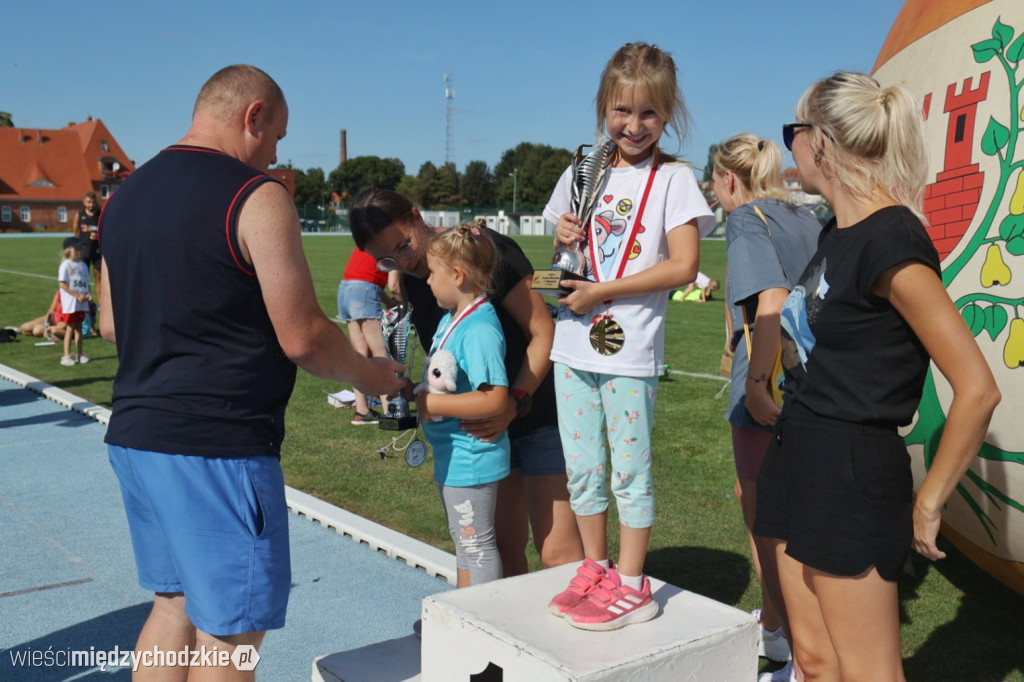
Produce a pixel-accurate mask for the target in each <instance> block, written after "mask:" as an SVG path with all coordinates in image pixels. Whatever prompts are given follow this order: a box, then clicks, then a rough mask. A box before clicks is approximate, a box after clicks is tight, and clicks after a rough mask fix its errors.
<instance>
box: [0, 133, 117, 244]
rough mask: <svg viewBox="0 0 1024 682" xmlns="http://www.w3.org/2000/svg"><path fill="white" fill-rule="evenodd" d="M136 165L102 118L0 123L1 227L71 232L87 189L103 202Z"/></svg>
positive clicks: (12, 230)
mask: <svg viewBox="0 0 1024 682" xmlns="http://www.w3.org/2000/svg"><path fill="white" fill-rule="evenodd" d="M133 170H135V164H133V163H132V161H131V159H129V158H128V155H127V154H125V153H124V150H122V149H121V147H120V145H118V144H117V141H116V140H115V139H114V136H113V135H111V134H110V131H109V130H107V127H106V126H105V125H103V121H101V120H99V119H94V118H91V117H90V118H89V119H87V120H86V121H85V122H83V123H69V124H68V125H66V126H64V127H63V128H61V129H60V130H40V129H38V128H21V127H13V128H0V232H70V231H71V229H72V226H73V225H74V220H75V215H76V214H77V212H78V211H79V210H81V208H82V197H83V196H84V195H85V193H86V192H89V191H93V192H96V196H97V197H99V199H100V205H101V206H102V204H103V201H104V200H105V199H106V198H107V197H109V196H110V195H111V194H112V193H113V192H114V190H116V189H117V187H118V185H120V184H121V182H122V181H123V180H124V178H125V177H126V176H127V175H128V174H129V173H131V172H132V171H133Z"/></svg>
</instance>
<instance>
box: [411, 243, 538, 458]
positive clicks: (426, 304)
mask: <svg viewBox="0 0 1024 682" xmlns="http://www.w3.org/2000/svg"><path fill="white" fill-rule="evenodd" d="M485 229H486V228H485ZM487 234H488V236H490V238H491V240H492V241H493V242H494V246H495V248H496V250H497V253H498V263H497V266H496V267H495V272H494V282H493V283H492V289H493V293H492V294H491V303H492V304H493V305H494V309H495V310H496V311H497V313H498V321H499V322H501V330H502V332H503V333H504V335H505V372H506V373H507V374H508V382H509V385H511V384H512V383H513V382H514V381H515V379H516V377H517V376H518V375H519V368H520V367H521V366H522V364H523V360H524V359H525V357H526V346H527V343H526V335H525V334H524V333H523V330H522V328H520V326H519V324H518V323H517V322H516V321H515V318H513V317H512V315H511V314H509V312H508V311H507V310H506V309H505V306H504V300H505V296H507V295H508V293H509V291H511V290H512V287H514V286H515V285H516V284H518V283H519V282H520V281H522V279H523V278H524V277H526V276H527V275H531V274H533V266H532V265H531V264H530V261H529V259H527V257H526V254H524V253H523V250H522V249H521V248H519V245H518V244H516V242H515V241H514V240H512V239H511V238H509V237H506V236H505V235H503V234H499V233H498V232H495V231H494V230H490V229H488V230H487ZM402 291H403V292H404V293H405V297H406V300H407V301H409V303H411V304H412V323H413V324H414V325H416V334H417V335H418V336H419V339H420V345H421V346H422V347H423V350H424V352H426V353H429V352H430V343H431V341H432V339H433V338H434V332H435V331H437V324H438V322H440V320H441V318H442V317H444V315H445V314H446V313H447V312H448V311H446V310H444V309H443V308H441V307H440V306H438V305H437V299H435V298H434V294H433V292H431V291H430V286H429V285H428V284H427V280H425V279H419V278H418V277H413V276H412V275H406V274H403V275H402ZM555 410H556V406H555V383H554V379H553V377H552V375H551V372H548V373H547V375H545V377H544V381H543V382H541V385H540V387H539V388H538V389H537V391H536V393H535V394H534V396H533V409H531V410H530V413H529V414H528V415H526V416H525V417H520V418H518V419H514V420H513V421H512V423H511V424H510V425H509V428H508V435H509V438H511V439H512V440H515V439H516V438H519V437H520V436H525V435H527V434H529V433H532V432H533V431H535V430H536V429H538V428H540V427H542V426H554V425H556V424H557V423H558V422H557V417H556V415H555Z"/></svg>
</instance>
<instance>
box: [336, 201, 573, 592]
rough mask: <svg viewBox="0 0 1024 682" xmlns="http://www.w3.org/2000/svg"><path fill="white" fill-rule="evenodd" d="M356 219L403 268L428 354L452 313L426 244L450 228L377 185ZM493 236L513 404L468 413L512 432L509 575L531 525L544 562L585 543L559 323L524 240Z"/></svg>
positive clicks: (505, 554)
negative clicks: (566, 448) (566, 444)
mask: <svg viewBox="0 0 1024 682" xmlns="http://www.w3.org/2000/svg"><path fill="white" fill-rule="evenodd" d="M349 222H350V225H351V230H352V236H353V238H354V239H355V242H356V245H358V246H359V248H361V249H363V250H365V251H366V252H367V253H369V254H371V255H372V256H373V257H374V258H376V259H377V267H378V268H380V269H383V270H388V271H392V270H400V271H401V272H402V277H401V290H402V295H403V296H404V297H405V300H406V301H407V302H408V303H410V304H411V305H412V322H413V324H414V325H416V332H417V335H418V336H419V339H420V344H421V345H422V346H423V349H424V351H426V352H429V345H430V341H431V339H432V338H433V336H434V332H435V331H436V330H437V325H438V322H439V321H440V320H441V318H442V317H443V316H444V315H445V313H446V312H447V311H446V310H443V309H441V308H440V307H439V306H438V305H437V301H436V299H435V298H434V295H433V293H432V292H431V290H430V287H429V286H428V285H427V277H428V276H429V275H430V270H429V269H428V267H427V259H426V246H427V243H428V242H429V241H430V240H431V238H432V237H433V236H434V235H436V234H438V233H439V232H441V231H442V230H440V229H435V228H433V227H431V226H429V225H427V224H426V222H424V220H423V216H422V215H421V214H420V211H419V209H418V208H416V207H415V206H413V204H412V202H411V201H409V199H408V198H406V197H405V196H403V195H402V194H399V193H398V192H392V191H388V190H379V189H369V190H367V191H366V192H364V193H362V194H361V195H360V196H358V197H357V198H356V199H355V200H354V201H353V204H352V208H351V210H350V211H349ZM483 229H485V230H486V229H487V228H483ZM487 234H488V236H489V237H490V238H491V240H492V241H493V242H494V245H495V247H496V249H497V254H498V258H497V262H498V265H497V268H496V272H495V273H494V282H493V286H492V292H493V293H492V294H491V302H492V303H493V305H494V308H495V310H496V311H497V313H498V320H499V322H500V323H501V328H502V332H503V333H504V336H505V347H506V353H505V369H506V372H507V374H508V378H509V401H508V406H507V408H506V409H505V411H504V412H503V413H502V414H501V415H498V416H497V417H493V418H490V419H482V420H463V422H462V427H463V429H464V430H465V431H466V433H468V434H469V435H471V436H474V437H477V438H480V439H482V440H485V441H494V440H496V439H498V438H500V437H501V434H503V433H504V432H505V431H506V430H507V431H508V436H509V440H510V442H511V450H512V451H511V462H512V469H511V473H510V474H509V476H508V477H506V478H505V479H503V480H502V481H501V482H500V483H499V484H498V502H497V511H496V512H495V521H496V523H495V531H496V534H497V540H498V551H499V552H500V554H501V560H502V566H503V575H504V576H505V577H509V576H514V575H521V574H523V573H526V572H527V570H528V565H527V560H526V554H525V550H526V543H527V541H528V538H529V532H530V530H531V529H532V531H533V538H534V545H535V546H536V548H537V552H538V554H539V555H540V559H541V563H542V564H543V565H544V567H545V568H551V567H553V566H560V565H562V564H565V563H569V562H574V561H582V560H583V544H582V542H581V540H580V536H579V531H578V530H577V528H576V521H575V517H574V516H573V513H572V509H570V507H569V493H568V490H567V489H566V474H565V459H564V457H563V455H562V446H561V441H560V440H559V436H558V426H557V421H556V407H555V390H554V383H553V381H552V376H551V372H550V371H549V370H550V367H551V362H550V360H549V359H548V355H549V353H550V352H551V342H552V340H553V338H554V323H553V322H552V320H551V314H550V312H549V311H548V308H547V305H545V303H544V300H543V299H542V298H541V296H540V294H538V293H536V292H534V291H533V290H532V289H531V288H530V284H531V282H532V280H533V267H532V266H531V265H530V261H529V260H528V259H527V258H526V255H525V254H524V253H523V251H522V249H520V248H519V245H518V244H516V243H515V241H513V240H512V239H511V238H509V237H507V236H505V235H502V234H498V233H497V232H494V231H493V230H488V231H487Z"/></svg>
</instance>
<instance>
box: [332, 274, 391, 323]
mask: <svg viewBox="0 0 1024 682" xmlns="http://www.w3.org/2000/svg"><path fill="white" fill-rule="evenodd" d="M383 292H384V288H383V287H379V286H377V285H376V284H374V283H373V282H364V281H362V280H358V279H343V280H342V281H341V284H339V285H338V319H339V320H344V321H345V322H350V321H352V320H371V319H373V320H375V319H377V318H379V317H380V297H381V294H382V293H383Z"/></svg>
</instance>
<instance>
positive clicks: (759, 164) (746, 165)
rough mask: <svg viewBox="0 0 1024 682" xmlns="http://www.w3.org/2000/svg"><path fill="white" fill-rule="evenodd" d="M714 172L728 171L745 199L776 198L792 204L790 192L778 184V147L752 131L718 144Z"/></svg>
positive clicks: (780, 174) (779, 152) (779, 166)
mask: <svg viewBox="0 0 1024 682" xmlns="http://www.w3.org/2000/svg"><path fill="white" fill-rule="evenodd" d="M714 163H715V172H716V173H718V174H719V175H721V174H722V172H723V171H730V172H731V173H732V174H733V175H735V176H736V179H737V180H739V182H740V184H741V185H742V186H743V192H744V194H745V195H747V197H749V199H779V200H780V201H785V202H787V203H793V201H794V199H793V195H792V194H791V193H790V192H789V191H788V190H787V189H786V187H785V185H784V184H783V183H782V150H781V149H779V145H777V144H775V143H774V142H772V141H771V140H763V139H761V138H760V137H758V136H757V135H754V134H753V133H740V134H739V135H734V136H733V137H730V138H729V139H728V140H726V141H725V142H722V143H720V144H719V145H718V150H717V151H716V152H715V162H714Z"/></svg>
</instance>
